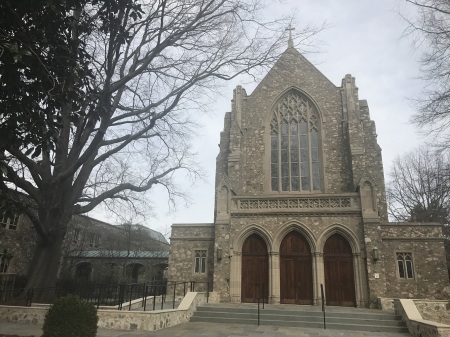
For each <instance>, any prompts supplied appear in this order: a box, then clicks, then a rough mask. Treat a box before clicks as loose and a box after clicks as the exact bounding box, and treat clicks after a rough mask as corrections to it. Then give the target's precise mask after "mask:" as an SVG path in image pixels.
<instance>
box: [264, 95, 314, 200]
mask: <svg viewBox="0 0 450 337" xmlns="http://www.w3.org/2000/svg"><path fill="white" fill-rule="evenodd" d="M319 121H320V118H319V114H318V111H317V108H316V107H315V106H314V104H313V103H312V102H311V101H310V100H309V99H308V98H307V97H305V96H304V95H301V94H300V93H298V92H296V91H290V92H289V93H287V94H286V95H285V96H284V97H283V98H282V99H281V100H280V101H279V102H278V103H277V105H276V107H275V111H274V114H273V118H272V120H271V122H270V147H271V154H270V157H271V165H270V170H271V189H272V191H280V192H284V191H317V190H320V188H321V181H320V158H319V146H320V140H319V133H320V127H319Z"/></svg>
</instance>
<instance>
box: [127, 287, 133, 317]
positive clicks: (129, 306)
mask: <svg viewBox="0 0 450 337" xmlns="http://www.w3.org/2000/svg"><path fill="white" fill-rule="evenodd" d="M129 287H130V302H129V303H130V304H129V305H128V311H130V310H131V298H132V297H133V284H129Z"/></svg>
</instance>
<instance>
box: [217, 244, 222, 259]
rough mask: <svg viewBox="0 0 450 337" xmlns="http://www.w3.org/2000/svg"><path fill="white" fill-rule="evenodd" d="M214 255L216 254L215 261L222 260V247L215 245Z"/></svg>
mask: <svg viewBox="0 0 450 337" xmlns="http://www.w3.org/2000/svg"><path fill="white" fill-rule="evenodd" d="M216 256H217V261H220V260H222V256H223V251H222V248H220V247H217V250H216Z"/></svg>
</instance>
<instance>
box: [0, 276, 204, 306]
mask: <svg viewBox="0 0 450 337" xmlns="http://www.w3.org/2000/svg"><path fill="white" fill-rule="evenodd" d="M202 284H205V285H206V286H205V287H204V288H205V290H206V301H207V302H209V282H195V281H182V282H177V281H171V282H168V281H167V280H159V281H152V282H148V283H133V284H120V285H117V284H114V285H104V284H103V285H101V284H100V285H99V284H94V285H89V286H86V285H80V286H76V287H71V288H70V289H67V288H64V287H51V288H32V289H14V290H15V292H16V293H19V294H20V295H18V296H15V297H13V296H9V297H8V298H7V299H6V301H1V302H3V303H8V304H15V305H26V306H31V305H32V304H33V303H36V301H38V303H39V302H40V301H41V302H42V303H48V304H51V303H53V300H54V299H55V298H58V297H60V296H64V295H67V294H74V295H77V296H79V297H81V298H82V299H84V300H85V301H87V302H89V303H92V304H94V305H95V306H96V307H97V309H98V308H99V307H100V306H101V305H106V306H117V309H118V310H123V309H124V306H125V308H127V307H128V308H127V309H128V310H132V307H133V305H136V302H137V303H138V305H139V304H140V305H139V308H143V310H144V311H146V310H147V309H148V300H149V299H150V298H151V297H153V303H152V309H153V310H155V309H156V303H157V297H160V300H161V310H162V309H163V307H164V303H166V300H167V294H170V296H172V299H171V300H172V309H175V302H176V298H177V294H179V295H180V296H181V294H182V295H183V297H184V296H186V290H187V286H188V285H189V288H188V289H190V290H191V291H195V289H196V288H201V285H202ZM10 293H11V294H12V291H11V292H10ZM170 296H169V298H170ZM44 301H45V302H44ZM141 310H142V309H141Z"/></svg>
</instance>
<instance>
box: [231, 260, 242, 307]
mask: <svg viewBox="0 0 450 337" xmlns="http://www.w3.org/2000/svg"><path fill="white" fill-rule="evenodd" d="M241 263H242V253H241V252H234V253H233V256H231V268H230V269H231V275H230V297H231V302H233V303H240V302H241V278H242V275H241Z"/></svg>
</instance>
